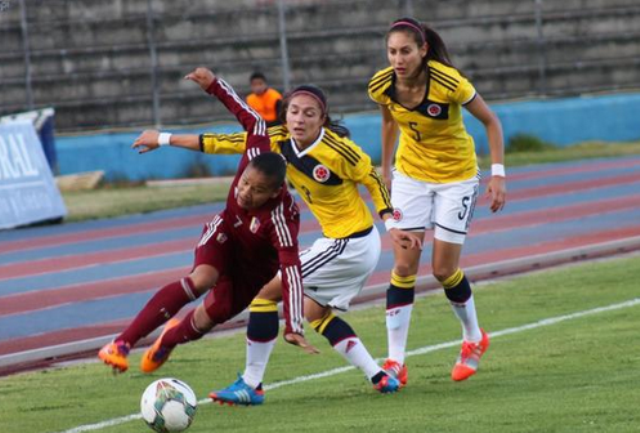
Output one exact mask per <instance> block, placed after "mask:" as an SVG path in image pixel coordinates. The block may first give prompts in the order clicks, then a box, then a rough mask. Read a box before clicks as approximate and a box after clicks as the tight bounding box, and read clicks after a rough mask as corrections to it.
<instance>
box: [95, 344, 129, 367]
mask: <svg viewBox="0 0 640 433" xmlns="http://www.w3.org/2000/svg"><path fill="white" fill-rule="evenodd" d="M130 350H131V347H130V346H129V344H128V343H125V342H123V341H113V342H111V343H109V344H107V345H105V346H104V347H103V348H102V349H100V352H98V358H100V359H101V360H102V362H104V363H105V364H107V365H110V366H111V367H113V371H114V372H115V373H124V372H125V371H127V369H128V368H129V361H128V360H127V356H129V351H130Z"/></svg>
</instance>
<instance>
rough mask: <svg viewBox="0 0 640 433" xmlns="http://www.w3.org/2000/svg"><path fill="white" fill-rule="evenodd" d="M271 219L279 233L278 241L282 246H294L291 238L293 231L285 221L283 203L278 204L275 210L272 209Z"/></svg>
mask: <svg viewBox="0 0 640 433" xmlns="http://www.w3.org/2000/svg"><path fill="white" fill-rule="evenodd" d="M271 221H273V226H274V227H275V228H276V234H277V235H278V241H280V246H282V247H292V246H293V240H292V239H291V232H290V231H289V227H287V224H286V223H285V221H284V214H283V212H282V203H280V204H279V205H278V207H277V208H275V209H274V210H273V211H271Z"/></svg>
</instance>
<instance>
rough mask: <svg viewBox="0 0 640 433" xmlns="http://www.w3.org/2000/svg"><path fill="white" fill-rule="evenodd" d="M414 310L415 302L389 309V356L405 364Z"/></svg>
mask: <svg viewBox="0 0 640 433" xmlns="http://www.w3.org/2000/svg"><path fill="white" fill-rule="evenodd" d="M412 311H413V304H410V305H403V306H402V307H395V308H391V309H389V310H387V341H388V345H389V358H390V359H393V360H394V361H396V362H398V363H400V364H404V356H405V351H406V349H407V337H408V336H409V324H410V323H411V312H412Z"/></svg>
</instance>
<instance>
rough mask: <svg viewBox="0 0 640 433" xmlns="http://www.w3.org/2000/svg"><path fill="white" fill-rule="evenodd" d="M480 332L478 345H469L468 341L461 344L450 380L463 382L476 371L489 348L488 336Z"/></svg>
mask: <svg viewBox="0 0 640 433" xmlns="http://www.w3.org/2000/svg"><path fill="white" fill-rule="evenodd" d="M480 331H481V332H482V340H480V342H479V343H471V342H469V341H463V342H462V349H461V350H460V355H459V356H458V359H457V360H456V365H455V366H454V367H453V370H452V371H451V378H452V379H453V380H455V381H460V380H465V379H468V378H469V377H471V376H473V375H474V374H475V373H476V371H477V370H478V365H479V363H480V358H481V357H482V355H484V352H486V351H487V349H488V348H489V334H487V333H486V332H484V330H482V329H481V330H480Z"/></svg>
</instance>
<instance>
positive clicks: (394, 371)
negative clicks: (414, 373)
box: [382, 358, 409, 388]
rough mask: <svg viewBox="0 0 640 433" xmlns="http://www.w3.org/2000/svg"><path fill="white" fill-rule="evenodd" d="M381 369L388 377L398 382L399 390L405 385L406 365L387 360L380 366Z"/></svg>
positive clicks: (406, 376)
mask: <svg viewBox="0 0 640 433" xmlns="http://www.w3.org/2000/svg"><path fill="white" fill-rule="evenodd" d="M382 369H383V370H384V371H385V372H386V373H387V374H388V375H389V376H391V377H394V378H396V379H398V380H399V381H400V387H401V388H402V387H403V386H405V385H406V384H407V380H408V378H409V372H408V370H407V364H400V363H399V362H397V361H394V360H393V359H390V358H389V359H387V360H386V361H385V362H384V364H383V365H382Z"/></svg>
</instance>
